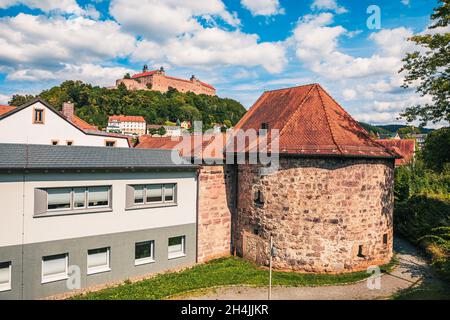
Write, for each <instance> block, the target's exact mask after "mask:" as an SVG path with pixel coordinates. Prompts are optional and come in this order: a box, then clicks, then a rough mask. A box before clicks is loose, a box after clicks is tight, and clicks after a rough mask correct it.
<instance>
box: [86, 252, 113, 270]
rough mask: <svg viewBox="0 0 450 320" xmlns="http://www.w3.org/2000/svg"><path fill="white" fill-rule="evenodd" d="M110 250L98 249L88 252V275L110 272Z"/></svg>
mask: <svg viewBox="0 0 450 320" xmlns="http://www.w3.org/2000/svg"><path fill="white" fill-rule="evenodd" d="M109 260H110V249H109V248H98V249H91V250H88V256H87V273H88V274H94V273H100V272H106V271H110V270H111V268H110V265H109Z"/></svg>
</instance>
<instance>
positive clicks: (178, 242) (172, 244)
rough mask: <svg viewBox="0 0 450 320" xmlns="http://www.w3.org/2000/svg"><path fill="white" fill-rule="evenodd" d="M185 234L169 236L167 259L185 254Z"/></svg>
mask: <svg viewBox="0 0 450 320" xmlns="http://www.w3.org/2000/svg"><path fill="white" fill-rule="evenodd" d="M185 242H186V236H179V237H173V238H169V250H168V251H169V252H168V253H169V259H174V258H178V257H183V256H185V255H186V247H185V246H186V244H185Z"/></svg>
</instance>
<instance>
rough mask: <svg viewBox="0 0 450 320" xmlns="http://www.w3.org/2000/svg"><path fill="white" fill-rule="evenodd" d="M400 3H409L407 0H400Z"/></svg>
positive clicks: (406, 4)
mask: <svg viewBox="0 0 450 320" xmlns="http://www.w3.org/2000/svg"><path fill="white" fill-rule="evenodd" d="M401 3H403V4H404V5H405V6H408V5H409V0H401Z"/></svg>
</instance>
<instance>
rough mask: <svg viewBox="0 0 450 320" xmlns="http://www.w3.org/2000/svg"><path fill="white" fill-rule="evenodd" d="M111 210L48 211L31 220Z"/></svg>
mask: <svg viewBox="0 0 450 320" xmlns="http://www.w3.org/2000/svg"><path fill="white" fill-rule="evenodd" d="M112 211H113V209H112V208H110V207H108V208H98V209H95V208H89V209H83V210H81V209H80V210H60V211H49V212H46V213H41V214H35V215H33V218H47V217H58V216H71V215H77V214H92V213H105V212H112Z"/></svg>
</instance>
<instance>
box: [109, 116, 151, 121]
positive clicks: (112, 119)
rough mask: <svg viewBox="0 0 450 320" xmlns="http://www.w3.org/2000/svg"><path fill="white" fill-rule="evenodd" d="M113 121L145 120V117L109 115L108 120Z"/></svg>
mask: <svg viewBox="0 0 450 320" xmlns="http://www.w3.org/2000/svg"><path fill="white" fill-rule="evenodd" d="M111 121H120V122H145V119H144V117H142V116H124V115H118V116H116V115H114V116H109V118H108V122H111Z"/></svg>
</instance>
